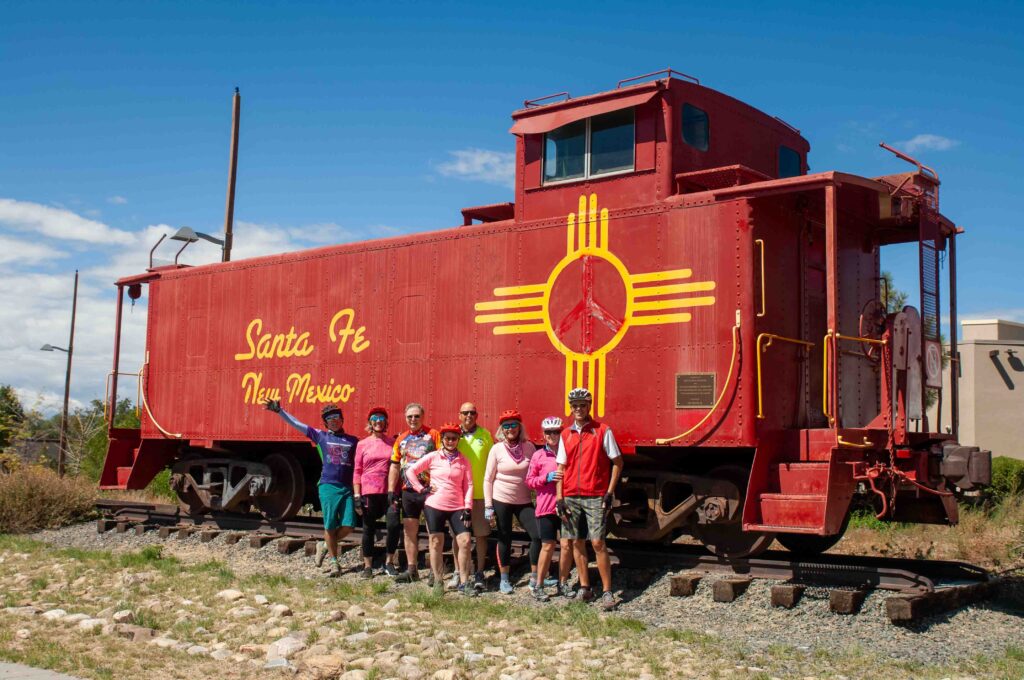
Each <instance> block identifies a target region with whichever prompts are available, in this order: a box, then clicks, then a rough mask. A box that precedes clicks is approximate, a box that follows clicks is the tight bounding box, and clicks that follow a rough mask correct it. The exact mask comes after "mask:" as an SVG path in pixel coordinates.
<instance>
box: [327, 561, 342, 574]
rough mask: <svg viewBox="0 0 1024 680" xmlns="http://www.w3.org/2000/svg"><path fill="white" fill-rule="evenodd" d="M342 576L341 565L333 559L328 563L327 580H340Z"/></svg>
mask: <svg viewBox="0 0 1024 680" xmlns="http://www.w3.org/2000/svg"><path fill="white" fill-rule="evenodd" d="M339 576H341V565H340V564H338V560H335V559H332V560H331V561H330V562H328V563H327V578H338V577H339Z"/></svg>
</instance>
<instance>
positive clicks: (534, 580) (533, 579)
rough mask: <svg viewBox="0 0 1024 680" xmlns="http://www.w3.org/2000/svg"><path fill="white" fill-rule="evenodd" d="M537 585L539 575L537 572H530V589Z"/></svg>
mask: <svg viewBox="0 0 1024 680" xmlns="http://www.w3.org/2000/svg"><path fill="white" fill-rule="evenodd" d="M536 587H537V575H536V574H530V590H533V589H534V588H536Z"/></svg>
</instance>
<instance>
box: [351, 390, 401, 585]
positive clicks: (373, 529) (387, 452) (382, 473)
mask: <svg viewBox="0 0 1024 680" xmlns="http://www.w3.org/2000/svg"><path fill="white" fill-rule="evenodd" d="M366 431H367V432H368V433H369V436H368V437H366V438H365V439H362V440H360V442H359V443H358V444H357V445H356V462H355V470H354V472H353V475H352V488H353V492H354V500H355V504H356V512H358V513H360V514H361V515H362V516H363V573H362V577H363V578H373V539H374V537H375V536H376V535H377V522H378V521H379V520H380V518H381V517H385V524H386V526H387V534H386V538H385V539H384V541H385V556H384V568H383V569H382V570H381V573H382V574H387V575H389V576H395V575H396V574H398V569H397V568H396V564H397V563H398V540H399V538H401V524H400V523H399V521H398V511H397V510H396V509H395V508H393V507H391V506H390V505H389V504H388V471H389V470H390V468H391V454H392V452H393V451H394V446H395V440H394V438H393V437H389V436H388V411H387V409H386V408H384V407H383V406H374V407H373V408H371V409H370V412H369V413H368V414H367V416H366Z"/></svg>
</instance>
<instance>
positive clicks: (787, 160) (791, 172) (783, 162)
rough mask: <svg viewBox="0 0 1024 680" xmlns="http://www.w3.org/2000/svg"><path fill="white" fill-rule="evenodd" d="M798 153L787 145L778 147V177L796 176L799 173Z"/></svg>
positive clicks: (800, 169)
mask: <svg viewBox="0 0 1024 680" xmlns="http://www.w3.org/2000/svg"><path fill="white" fill-rule="evenodd" d="M801 171H802V168H801V167H800V153H799V152H798V151H794V150H793V149H790V148H789V147H788V146H780V147H779V179H782V178H783V177H798V176H799V175H800V174H801Z"/></svg>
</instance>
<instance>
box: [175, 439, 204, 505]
mask: <svg viewBox="0 0 1024 680" xmlns="http://www.w3.org/2000/svg"><path fill="white" fill-rule="evenodd" d="M199 458H202V456H201V455H199V454H198V453H186V454H185V455H184V456H182V457H181V460H180V461H178V463H177V464H176V465H175V467H177V466H179V465H182V464H183V463H188V461H190V460H198V459H199ZM175 493H176V494H177V496H178V508H180V509H181V512H182V513H183V514H186V515H205V514H206V513H208V512H210V508H208V507H206V504H205V503H203V501H202V499H201V498H200V497H199V494H198V493H196V490H195V489H193V488H192V487H191V486H190V487H188V488H187V489H184V490H182V491H175Z"/></svg>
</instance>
